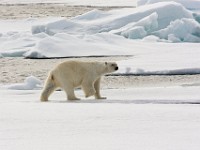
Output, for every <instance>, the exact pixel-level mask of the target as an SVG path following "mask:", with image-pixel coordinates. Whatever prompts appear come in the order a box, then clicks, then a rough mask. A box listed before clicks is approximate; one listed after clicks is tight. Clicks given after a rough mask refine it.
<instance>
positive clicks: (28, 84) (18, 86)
mask: <svg viewBox="0 0 200 150" xmlns="http://www.w3.org/2000/svg"><path fill="white" fill-rule="evenodd" d="M41 85H42V82H41V81H40V80H39V79H37V78H36V77H34V76H29V77H27V78H26V79H25V81H24V83H15V84H11V85H7V86H5V87H6V88H7V89H11V90H35V89H40V88H41Z"/></svg>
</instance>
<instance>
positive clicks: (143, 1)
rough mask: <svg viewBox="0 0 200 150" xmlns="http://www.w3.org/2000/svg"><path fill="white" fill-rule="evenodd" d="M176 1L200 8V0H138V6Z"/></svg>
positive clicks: (191, 7) (192, 7)
mask: <svg viewBox="0 0 200 150" xmlns="http://www.w3.org/2000/svg"><path fill="white" fill-rule="evenodd" d="M168 1H174V2H177V3H180V4H182V5H183V6H184V7H186V8H187V9H191V10H193V9H200V0H138V1H137V6H142V5H147V4H154V3H158V2H168Z"/></svg>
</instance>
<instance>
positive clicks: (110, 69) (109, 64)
mask: <svg viewBox="0 0 200 150" xmlns="http://www.w3.org/2000/svg"><path fill="white" fill-rule="evenodd" d="M105 66H106V70H107V72H108V73H111V72H114V71H117V70H118V68H119V67H118V66H117V64H116V63H115V62H105Z"/></svg>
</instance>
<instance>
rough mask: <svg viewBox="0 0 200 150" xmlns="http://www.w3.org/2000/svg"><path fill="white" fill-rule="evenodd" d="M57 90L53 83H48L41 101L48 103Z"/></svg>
mask: <svg viewBox="0 0 200 150" xmlns="http://www.w3.org/2000/svg"><path fill="white" fill-rule="evenodd" d="M55 89H56V86H55V84H54V83H53V82H47V83H46V85H45V87H44V89H43V91H42V93H41V96H40V101H42V102H45V101H48V98H49V96H50V95H51V93H53V91H54V90H55Z"/></svg>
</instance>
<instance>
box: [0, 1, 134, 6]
mask: <svg viewBox="0 0 200 150" xmlns="http://www.w3.org/2000/svg"><path fill="white" fill-rule="evenodd" d="M136 2H137V0H125V1H124V0H109V1H107V0H101V1H99V0H83V1H80V0H17V1H16V0H0V3H1V4H32V3H34V4H35V3H39V4H42V3H56V4H68V5H79V6H80V5H87V6H136Z"/></svg>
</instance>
